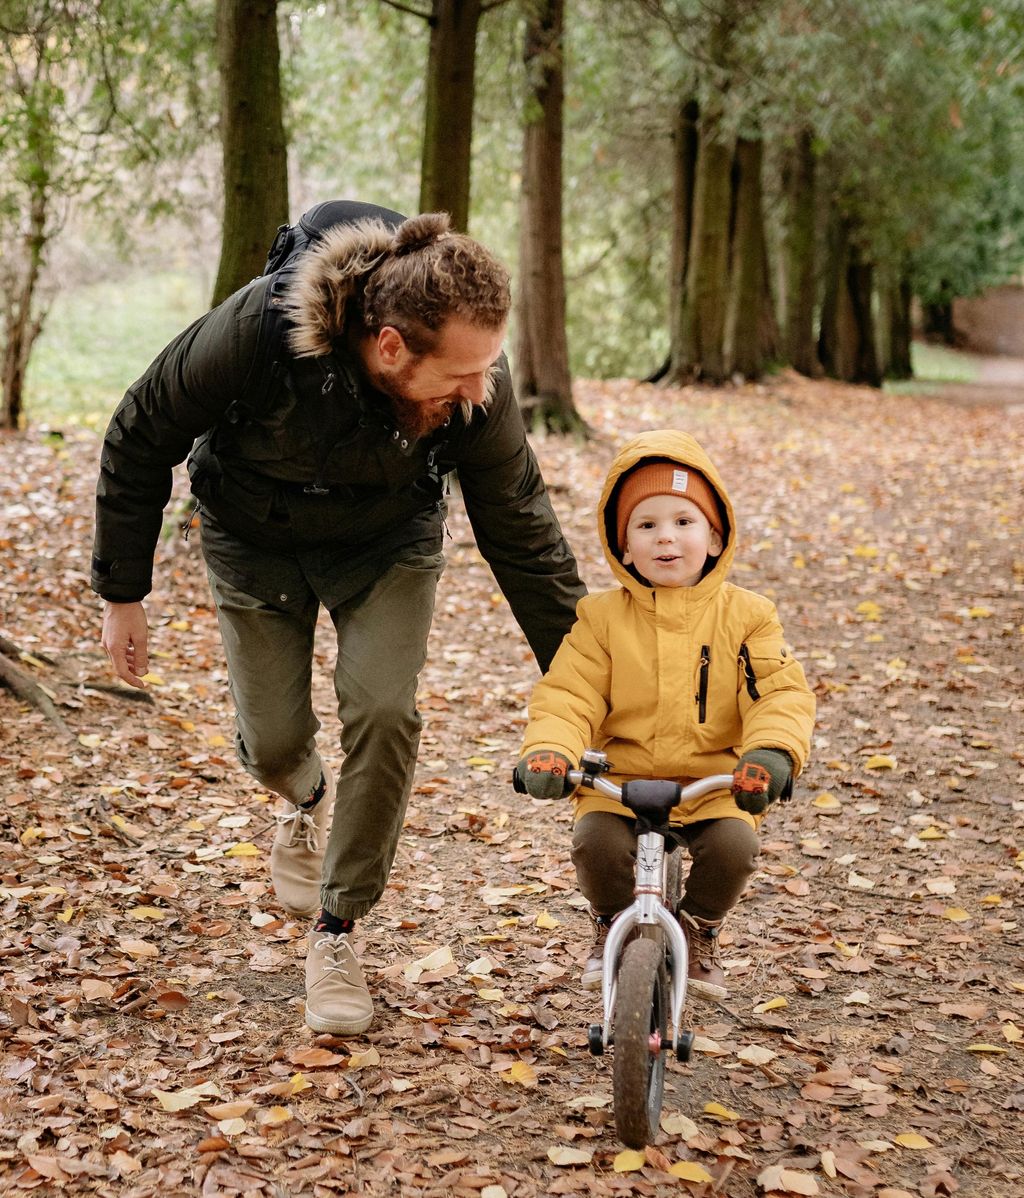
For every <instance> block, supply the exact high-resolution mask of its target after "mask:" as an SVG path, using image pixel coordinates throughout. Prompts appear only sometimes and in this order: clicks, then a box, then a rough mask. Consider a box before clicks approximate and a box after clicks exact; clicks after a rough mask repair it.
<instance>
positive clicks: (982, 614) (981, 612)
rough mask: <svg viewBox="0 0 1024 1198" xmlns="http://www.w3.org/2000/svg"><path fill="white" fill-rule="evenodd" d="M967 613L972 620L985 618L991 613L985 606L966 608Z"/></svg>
mask: <svg viewBox="0 0 1024 1198" xmlns="http://www.w3.org/2000/svg"><path fill="white" fill-rule="evenodd" d="M967 615H968V616H969V617H970V618H971V619H972V620H987V619H988V618H989V616H991V615H992V612H991V610H990V609H989V608H987V607H972V608H969V609H968V611H967Z"/></svg>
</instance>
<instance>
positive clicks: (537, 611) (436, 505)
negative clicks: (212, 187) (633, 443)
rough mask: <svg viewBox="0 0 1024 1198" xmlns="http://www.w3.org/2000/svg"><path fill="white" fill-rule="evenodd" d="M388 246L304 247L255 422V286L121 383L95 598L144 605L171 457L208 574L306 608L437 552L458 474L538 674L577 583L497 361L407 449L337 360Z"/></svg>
mask: <svg viewBox="0 0 1024 1198" xmlns="http://www.w3.org/2000/svg"><path fill="white" fill-rule="evenodd" d="M335 233H336V234H337V235H334V234H335ZM389 237H390V231H389V230H387V229H385V227H384V226H383V225H379V226H377V225H374V224H372V223H371V224H365V223H364V224H361V225H356V226H347V227H345V228H343V229H339V230H336V231H332V235H329V236H328V237H327V238H325V239H324V241H323V242H322V243H321V244H320V245H318V246H317V247H316V248H314V249H311V250H310V251H309V253H308V255H307V257H308V262H307V263H306V264H304V270H303V273H302V275H301V277H299V278H297V279H296V283H295V285H294V286H293V291H292V293H291V294H290V295H289V296H288V297H287V308H288V319H289V322H290V326H291V331H290V333H289V340H290V344H291V345H292V346H293V347H296V346H298V347H299V348H298V349H295V348H293V349H292V350H290V351H289V350H287V349H286V348H285V347H282V350H281V352H282V354H283V355H284V362H283V366H284V369H283V372H282V377H281V379H280V381H279V382H278V383H277V384H276V385H275V387H274V388H273V389H272V394H271V395H270V397H269V399H267V400H265V401H262V400H261V402H260V405H259V410H258V411H251V410H247V409H246V407H245V400H246V396H247V394H250V393H256V392H259V391H260V384H261V383H262V380H260V381H259V382H257V381H256V380H254V379H253V377H252V376H253V371H254V370H255V369H256V364H257V363H261V364H262V363H265V362H266V360H267V358H266V355H265V354H263V353H262V352H258V348H257V347H258V336H259V331H260V323H261V318H262V319H265V316H264V311H265V292H266V289H267V288H268V286H270V278H269V277H264V278H259V279H256V280H254V281H253V282H252V283H250V284H249V285H248V286H246V287H243V288H242V289H241V290H240V291H238V292H236V293H235V294H234V295H232V296H230V297H229V298H228V299H227V300H225V301H224V303H222V304H221V305H220V306H219V307H217V308H215V309H213V310H212V311H210V312H208V313H206V314H205V315H204V316H202V317H200V318H199V319H198V320H197V321H196V322H195V323H194V324H192V325H191V326H190V327H189V328H187V329H186V330H185V331H184V332H182V333H181V334H179V336H177V337H176V338H175V339H174V340H173V341H172V342H171V343H170V344H169V345H168V346H167V347H166V349H164V350H163V352H162V353H161V354H160V355H159V356H158V357H157V359H156V360H155V361H154V362H153V364H152V365H151V366H150V367H149V369H148V370H147V371H146V373H145V374H144V375H143V376H142V377H141V378H140V379H139V380H138V381H137V382H136V383H134V384H133V386H132V387H131V388H129V390H128V392H127V394H126V395H125V397H124V399H123V400H122V401H121V403H120V404H119V406H118V407H117V409H116V411H115V412H114V414H113V417H112V418H111V421H110V424H109V426H108V428H107V432H106V436H105V439H104V442H103V448H102V453H101V459H100V476H99V483H98V486H97V496H96V534H95V545H94V556H93V563H92V567H93V568H92V586H93V589H94V590H95V591H96V592H97V593H98V594H100V595H101V596H103V598H105V599H108V600H111V601H113V602H132V601H134V600H139V599H142V598H143V597H144V596H145V595H146V594H147V593H148V592H149V590H150V588H151V585H152V568H153V555H154V551H155V546H156V542H157V538H158V536H159V532H160V527H161V523H162V513H163V509H164V507H165V505H166V503H167V501H168V499H169V497H170V493H171V481H172V469H173V467H174V466H176V465H178V464H179V463H181V462H183V461H184V460H185V459H186V457H188V458H189V473H190V478H191V486H192V491H193V493H194V494H195V495H196V497H197V498H198V500H199V501H200V503H201V505H202V509H203V550H204V553H205V555H206V558H207V562H208V564H209V566H210V568H211V569H212V570H213V572H214V573H215V574H217V575H218V576H219V577H222V578H224V579H225V580H226V581H227V582H229V583H231V584H232V585H234V586H236V587H238V588H239V589H240V590H243V591H246V592H247V593H249V594H252V595H255V596H256V597H257V598H260V599H262V600H263V601H265V602H267V603H272V604H274V605H276V606H278V607H281V608H283V609H285V610H295V611H298V610H300V609H301V608H302V607H303V606H304V605H305V604H307V603H308V602H309V600H310V597H311V595H312V596H315V597H316V598H317V599H319V600H320V602H322V603H324V604H325V606H327V607H328V608H330V607H334V606H336V605H337V604H338V603H340V602H342V601H344V600H345V599H348V598H350V597H352V596H353V595H355V594H357V593H358V592H359V591H361V590H362V589H364V588H365V587H366V586H368V585H369V584H370V583H372V582H373V581H374V580H375V579H377V578H379V577H380V576H381V575H382V574H383V573H384V572H385V571H386V570H387V569H388V568H389V567H390V566H391V565H393V564H394V563H395V562H397V561H402V560H407V559H409V558H411V557H416V556H421V555H423V554H434V553H439V552H440V551H441V547H442V533H443V520H444V514H445V503H444V492H445V489H446V484H445V476H446V475H447V474H448V473H450V472H451V471H453V470H456V469H457V470H458V476H459V484H460V487H461V491H462V494H463V497H464V501H465V504H466V509H467V513H468V515H469V519H470V522H471V524H472V526H473V531H474V534H475V536H476V540H477V545H478V547H479V549H480V552H481V553H482V554H483V556H484V558H485V559H486V560H487V562H488V564H489V565H490V567H491V569H492V571H493V572H494V575H495V578H496V579H497V582H498V585H499V586H500V587H501V589H502V591H503V593H504V594H505V596H506V598H507V599H508V601H509V604H510V606H511V608H512V611H513V614H514V616H515V618H516V620H517V621H518V623H519V624H520V626H521V627H522V629H523V631H524V633H525V634H526V637H527V640H528V641H529V643H530V646H531V648H532V649H533V651H534V654H535V655H536V657H537V660H538V662H539V663H540V665H541V668H542V669H545V668H546V667H547V665H548V664H549V662H550V660H551V658H552V657H553V656H554V653H555V650H556V649H557V648H558V645H559V642H560V641H561V639H562V636H563V635H564V633H565V632H566V631H567V630H568V629H569V627H570V626H571V625H572V622H573V620H574V618H575V605H576V602H577V600H578V599H579V598H580V597H581V596H582V595H583V594H584V591H585V588H584V587H583V584H582V583H581V582H580V579H579V575H578V573H577V569H576V563H575V560H574V558H573V555H572V552H571V550H570V549H569V546H568V544H567V543H566V541H565V538H564V537H563V535H562V532H561V529H560V527H559V524H558V521H557V518H556V517H555V514H554V512H553V511H552V508H551V504H550V500H549V498H548V494H547V491H546V488H545V486H544V482H543V479H542V477H541V474H540V470H539V468H538V466H537V462H536V459H535V457H534V454H533V451H532V450H531V448H530V446H529V444H528V443H527V440H526V436H525V432H524V428H523V421H522V416H521V414H520V412H519V408H518V405H517V403H516V400H515V396H514V394H513V390H512V385H511V380H510V377H509V370H508V365H507V363H506V362H505V360H504V358H502V359H501V361H500V362H499V364H498V366H497V368H496V369H495V371H494V375H493V381H492V388H491V397H490V401H489V403H488V404H487V405H486V407H485V408H474V409H473V410H472V413H471V415H470V417H469V418H468V419H467V417H466V416H465V415H464V414H463V413H462V412H461V411H456V412H455V413H454V414H453V415H452V417H451V419H450V420H449V422H448V424H447V425H446V426H445V427H444V428H442V429H439V430H437V431H436V432H434V433H432V434H430V435H429V436H427V437H426V438H423V439H420V440H412V441H409V440H407V439H406V438H405V437H404V435H403V434H401V433H400V432H399V431H398V430H397V429H396V428H395V426H394V423H393V420H392V416H391V409H390V405H389V403H388V401H387V399H386V398H385V397H384V396H382V395H381V394H380V393H379V392H377V391H376V390H375V389H374V388H373V386H372V385H371V384H370V383H369V381H368V380H367V379H366V377H365V376H364V375H363V373H362V370H361V367H360V364H359V362H358V361H357V360H356V359H355V358H353V357H352V356H350V355H348V354H347V353H346V352H345V350H344V348H343V338H342V334H343V332H344V328H343V322H344V314H345V312H346V305H345V303H344V299H345V291H344V288H345V286H346V281H351V285H352V286H353V287H354V286H355V282H354V280H355V278H356V272H357V271H358V269H359V266H360V264H361V263H365V261H366V259H367V257H370V256H372V254H373V253H374V252H376V250H377V249H378V246H379V244H383V243H384V242H385V240H386V239H387V238H389ZM339 278H340V279H341V280H342V281H341V283H340V284H339V283H338V282H337V280H338V279H339ZM328 286H329V287H331V288H332V289H335V290H334V291H333V292H332V295H333V296H335V297H337V298H338V299H339V301H340V302H338V303H336V304H334V305H333V307H331V308H327V307H326V306H325V305H324V304H323V303H322V302H320V301H321V300H322V295H323V290H324V288H326V287H328ZM339 286H340V288H341V292H340V295H339V294H338V291H337V288H338V287H339ZM318 289H319V294H318ZM339 314H340V315H339Z"/></svg>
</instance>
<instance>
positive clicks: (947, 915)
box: [942, 907, 971, 923]
mask: <svg viewBox="0 0 1024 1198" xmlns="http://www.w3.org/2000/svg"><path fill="white" fill-rule="evenodd" d="M942 918H943V919H951V920H952V921H953V923H963V922H964V920H966V919H970V918H971V913H970V912H969V911H965V910H964V909H963V907H947V908H946V909H945V911H943V912H942Z"/></svg>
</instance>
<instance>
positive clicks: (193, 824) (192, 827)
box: [185, 819, 205, 832]
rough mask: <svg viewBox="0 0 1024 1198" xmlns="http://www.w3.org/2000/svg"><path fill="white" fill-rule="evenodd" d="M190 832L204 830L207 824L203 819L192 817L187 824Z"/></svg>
mask: <svg viewBox="0 0 1024 1198" xmlns="http://www.w3.org/2000/svg"><path fill="white" fill-rule="evenodd" d="M185 827H186V828H188V830H189V831H190V832H202V831H203V829H204V828H205V825H204V823H203V821H202V820H201V819H190V820H189V821H188V823H187V824H186V825H185Z"/></svg>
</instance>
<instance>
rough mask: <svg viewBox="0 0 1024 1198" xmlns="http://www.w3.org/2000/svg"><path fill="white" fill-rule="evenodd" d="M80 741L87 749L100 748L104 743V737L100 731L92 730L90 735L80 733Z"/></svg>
mask: <svg viewBox="0 0 1024 1198" xmlns="http://www.w3.org/2000/svg"><path fill="white" fill-rule="evenodd" d="M78 743H79V744H80V745H85V747H86V748H87V749H98V748H99V747H100V745H101V744H103V737H102V736H100V735H99V733H98V732H90V733H89V735H88V736H86V734H85V733H84V732H83V733H80V734H79V737H78Z"/></svg>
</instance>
